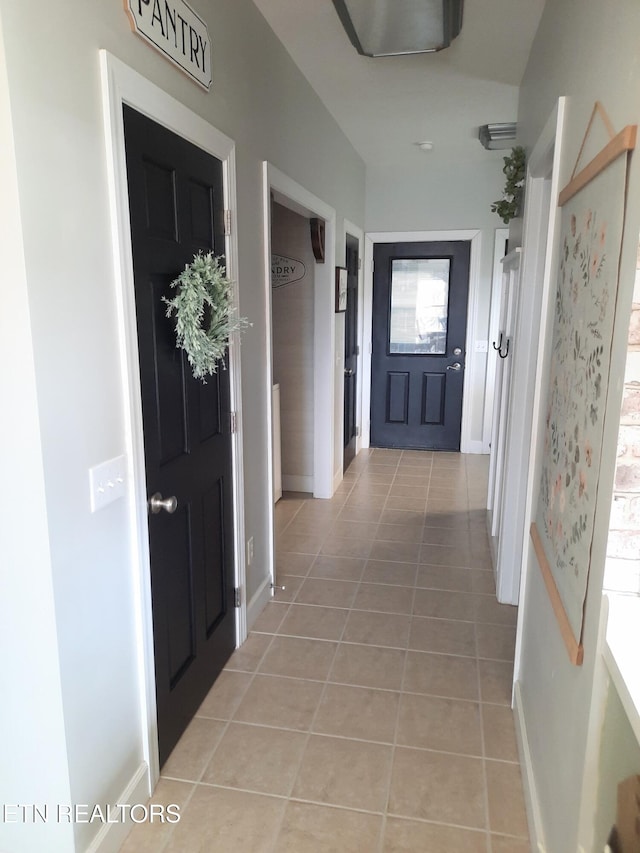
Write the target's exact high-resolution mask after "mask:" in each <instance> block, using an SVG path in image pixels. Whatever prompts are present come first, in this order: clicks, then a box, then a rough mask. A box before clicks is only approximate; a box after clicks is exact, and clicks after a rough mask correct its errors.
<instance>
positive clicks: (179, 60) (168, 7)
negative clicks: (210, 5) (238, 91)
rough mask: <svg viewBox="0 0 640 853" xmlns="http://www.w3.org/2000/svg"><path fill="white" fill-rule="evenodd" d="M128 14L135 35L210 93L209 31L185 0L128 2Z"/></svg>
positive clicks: (131, 0) (136, 0)
mask: <svg viewBox="0 0 640 853" xmlns="http://www.w3.org/2000/svg"><path fill="white" fill-rule="evenodd" d="M125 11H126V13H127V15H128V17H129V21H130V23H131V28H132V30H133V31H134V33H137V34H138V35H139V36H140V38H143V39H144V40H145V41H146V42H147V44H150V45H151V46H152V47H154V48H155V49H156V50H158V51H159V52H160V53H161V54H162V55H163V56H164V57H165V58H166V59H168V60H169V61H170V62H172V63H173V64H174V65H176V66H177V67H178V68H179V69H180V70H181V71H184V73H185V74H187V75H188V76H189V77H191V79H192V80H194V81H195V82H196V83H198V85H200V86H202V87H203V89H206V90H207V91H209V87H210V86H211V79H212V76H213V74H212V68H211V39H210V38H209V30H208V29H207V25H206V23H205V22H204V21H203V20H202V18H201V17H200V16H199V15H198V14H197V13H196V12H195V11H194V10H193V9H192V8H191V6H189V4H188V3H187V2H186V0H125Z"/></svg>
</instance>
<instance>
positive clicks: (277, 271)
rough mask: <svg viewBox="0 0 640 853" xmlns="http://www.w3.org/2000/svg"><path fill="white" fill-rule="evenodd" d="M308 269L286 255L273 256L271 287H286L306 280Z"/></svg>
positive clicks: (300, 262)
mask: <svg viewBox="0 0 640 853" xmlns="http://www.w3.org/2000/svg"><path fill="white" fill-rule="evenodd" d="M306 271H307V269H306V267H305V265H304V264H303V263H302V261H296V259H295V258H287V257H285V256H284V255H271V287H284V286H285V284H293V282H294V281H300V279H302V278H304V274H305V273H306Z"/></svg>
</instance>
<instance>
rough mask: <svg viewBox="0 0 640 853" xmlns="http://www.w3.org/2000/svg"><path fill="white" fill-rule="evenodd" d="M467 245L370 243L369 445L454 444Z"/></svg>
mask: <svg viewBox="0 0 640 853" xmlns="http://www.w3.org/2000/svg"><path fill="white" fill-rule="evenodd" d="M470 247H471V244H470V243H469V242H468V241H451V242H441V243H440V242H438V243H435V242H434V243H378V244H376V246H375V247H374V254H373V258H374V273H373V348H372V349H373V352H372V362H371V444H372V446H374V447H406V448H410V447H411V448H417V449H434V450H459V449H460V431H461V422H462V386H463V379H464V365H465V351H464V347H465V334H466V325H467V299H468V293H469V257H470Z"/></svg>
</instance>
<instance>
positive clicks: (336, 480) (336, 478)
mask: <svg viewBox="0 0 640 853" xmlns="http://www.w3.org/2000/svg"><path fill="white" fill-rule="evenodd" d="M343 479H344V473H343V471H342V468H339V469H338V470H337V471H336V473H335V474H334V475H333V491H334V492H335V490H336V489H337V488H338V486H339V485H340V483H341V482H342V481H343Z"/></svg>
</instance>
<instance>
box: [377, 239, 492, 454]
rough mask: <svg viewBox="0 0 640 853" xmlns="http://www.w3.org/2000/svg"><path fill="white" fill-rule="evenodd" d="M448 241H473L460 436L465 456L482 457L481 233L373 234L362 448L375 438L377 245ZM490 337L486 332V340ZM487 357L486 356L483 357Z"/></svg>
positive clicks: (461, 447)
mask: <svg viewBox="0 0 640 853" xmlns="http://www.w3.org/2000/svg"><path fill="white" fill-rule="evenodd" d="M445 240H469V241H470V242H471V257H470V259H469V301H468V310H467V334H466V340H465V352H466V366H465V371H464V382H463V386H462V430H461V434H460V452H461V453H482V452H483V443H482V440H479V441H477V440H475V441H474V440H472V438H471V398H472V396H473V395H472V394H471V389H473V388H475V387H476V384H477V376H478V373H479V369H480V368H479V364H478V362H479V359H477V358H476V357H475V346H474V341H475V340H476V329H477V325H478V307H479V306H478V300H479V294H480V253H481V249H482V232H481V231H480V230H479V229H467V230H463V231H371V232H368V233H367V235H366V240H365V264H364V266H365V271H364V291H365V293H364V298H365V304H364V313H365V314H366V316H365V317H364V338H363V339H364V341H365V346H364V347H363V349H364V355H363V366H362V412H363V423H362V446H363V447H369V442H370V437H371V421H370V414H369V413H370V410H371V346H372V328H373V327H372V320H373V317H372V305H373V248H374V244H375V243H422V242H436V241H445ZM485 337H486V332H484V333H483V335H482V338H483V339H484V338H485ZM483 355H484V354H483Z"/></svg>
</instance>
